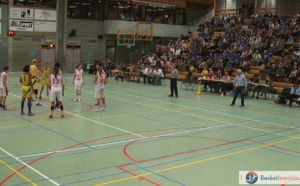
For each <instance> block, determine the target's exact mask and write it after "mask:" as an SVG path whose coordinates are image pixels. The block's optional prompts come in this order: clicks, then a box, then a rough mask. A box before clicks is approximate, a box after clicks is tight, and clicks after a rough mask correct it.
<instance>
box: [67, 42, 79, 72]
mask: <svg viewBox="0 0 300 186" xmlns="http://www.w3.org/2000/svg"><path fill="white" fill-rule="evenodd" d="M80 58H81V47H80V46H75V45H68V46H67V51H66V71H68V72H73V71H74V70H75V68H76V66H77V65H78V64H80Z"/></svg>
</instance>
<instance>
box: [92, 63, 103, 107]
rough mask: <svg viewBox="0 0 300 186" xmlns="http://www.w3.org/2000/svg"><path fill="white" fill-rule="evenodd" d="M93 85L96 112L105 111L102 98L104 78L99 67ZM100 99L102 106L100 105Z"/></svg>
mask: <svg viewBox="0 0 300 186" xmlns="http://www.w3.org/2000/svg"><path fill="white" fill-rule="evenodd" d="M94 84H95V98H96V100H97V108H96V109H95V111H96V112H99V111H104V110H105V96H104V84H106V76H105V75H104V74H103V72H102V67H99V68H98V70H97V74H96V75H95V77H94ZM100 99H101V102H102V105H101V104H100Z"/></svg>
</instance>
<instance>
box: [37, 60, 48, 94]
mask: <svg viewBox="0 0 300 186" xmlns="http://www.w3.org/2000/svg"><path fill="white" fill-rule="evenodd" d="M41 72H42V74H43V76H42V87H41V91H40V97H39V99H40V100H42V99H43V98H42V93H43V90H44V87H45V86H46V89H47V95H48V91H49V90H48V88H47V87H48V77H49V74H50V68H49V64H48V63H45V65H44V68H42V70H41Z"/></svg>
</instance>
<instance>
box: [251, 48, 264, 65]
mask: <svg viewBox="0 0 300 186" xmlns="http://www.w3.org/2000/svg"><path fill="white" fill-rule="evenodd" d="M252 63H253V64H254V65H256V66H261V64H262V59H261V55H260V54H259V53H258V50H256V51H255V53H254V54H253V58H252Z"/></svg>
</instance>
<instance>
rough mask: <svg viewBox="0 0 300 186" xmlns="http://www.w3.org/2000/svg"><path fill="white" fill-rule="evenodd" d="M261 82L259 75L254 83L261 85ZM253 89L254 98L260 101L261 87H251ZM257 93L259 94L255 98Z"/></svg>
mask: <svg viewBox="0 0 300 186" xmlns="http://www.w3.org/2000/svg"><path fill="white" fill-rule="evenodd" d="M260 80H261V76H260V75H258V76H257V77H255V78H254V80H253V83H256V84H259V81H260ZM251 89H252V90H253V94H252V98H256V99H258V94H259V92H260V87H259V86H257V85H254V86H253V87H251ZM255 93H257V94H256V97H255Z"/></svg>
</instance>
